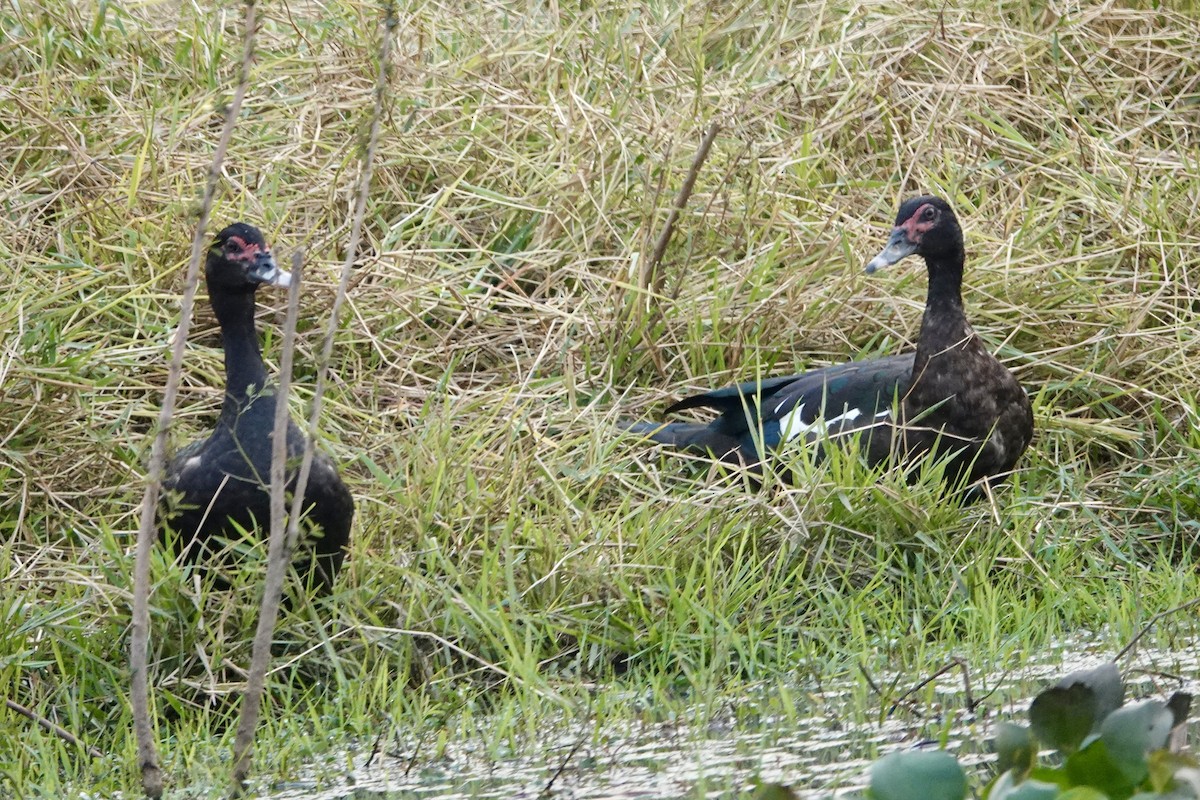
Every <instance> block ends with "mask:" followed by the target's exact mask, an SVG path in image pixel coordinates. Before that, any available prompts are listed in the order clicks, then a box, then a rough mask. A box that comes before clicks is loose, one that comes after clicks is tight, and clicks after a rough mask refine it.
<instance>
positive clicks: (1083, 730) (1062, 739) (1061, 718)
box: [1029, 683, 1096, 754]
mask: <svg viewBox="0 0 1200 800" xmlns="http://www.w3.org/2000/svg"><path fill="white" fill-rule="evenodd" d="M1095 719H1096V693H1095V692H1094V691H1092V689H1091V688H1090V687H1088V686H1087V684H1084V683H1074V684H1071V685H1070V686H1052V687H1050V688H1049V689H1047V690H1045V691H1044V692H1042V693H1041V694H1039V695H1038V696H1037V697H1035V698H1034V699H1033V703H1032V705H1030V706H1029V727H1030V728H1032V729H1033V732H1034V734H1035V735H1036V736H1037V738H1038V739H1040V740H1041V741H1042V743H1043V744H1045V745H1047V746H1049V747H1053V748H1055V749H1056V750H1059V751H1061V752H1063V753H1068V754H1069V753H1073V752H1075V751H1076V750H1078V749H1079V743H1080V742H1082V741H1083V737H1085V736H1087V735H1088V733H1090V732H1091V730H1092V724H1093V722H1094V721H1095Z"/></svg>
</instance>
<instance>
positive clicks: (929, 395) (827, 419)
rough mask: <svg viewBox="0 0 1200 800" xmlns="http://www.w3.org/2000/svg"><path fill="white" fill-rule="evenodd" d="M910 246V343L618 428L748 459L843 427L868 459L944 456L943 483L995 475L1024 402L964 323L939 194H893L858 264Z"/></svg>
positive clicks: (687, 403)
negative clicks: (924, 282) (915, 271)
mask: <svg viewBox="0 0 1200 800" xmlns="http://www.w3.org/2000/svg"><path fill="white" fill-rule="evenodd" d="M910 255H918V256H921V257H922V258H923V259H924V260H925V267H926V270H927V272H928V274H929V290H928V295H927V297H926V301H925V315H924V317H923V319H922V321H921V331H920V335H919V337H918V339H917V349H916V352H913V353H905V354H902V355H895V356H888V357H885V358H879V359H872V360H867V361H855V362H851V363H849V364H840V365H837V366H832V367H827V368H825V369H816V370H811V371H809V372H804V373H801V374H799V375H788V376H786V377H779V378H770V379H767V380H764V381H752V382H749V383H743V384H740V385H738V386H731V387H728V388H725V389H718V390H716V391H712V392H707V393H704V394H699V395H694V396H692V397H687V398H685V399H683V400H681V401H679V402H678V403H675V404H674V405H673V406H671V407H670V408H668V409H667V413H668V414H670V413H674V412H677V411H683V410H685V409H690V408H711V409H714V410H716V411H717V412H719V415H718V416H717V418H716V419H714V420H712V421H710V422H671V423H666V424H662V423H652V422H634V423H631V424H628V425H627V426H626V427H627V429H628V430H631V431H633V432H635V433H640V434H642V435H644V436H647V437H648V438H650V439H652V440H654V441H656V442H660V443H662V444H665V445H669V446H671V447H674V448H677V449H680V450H687V451H691V452H696V453H701V454H705V453H707V454H710V455H712V456H713V457H715V458H718V459H720V460H722V461H725V462H728V463H733V464H743V465H746V466H750V467H757V466H758V465H759V464H760V463H761V462H762V460H763V459H764V458H765V457H766V456H767V454H769V453H772V452H777V451H780V450H782V449H783V448H784V447H785V446H787V445H789V444H792V443H803V444H806V445H808V446H812V447H816V448H818V453H819V448H821V447H823V446H824V445H825V443H826V442H827V441H828V440H829V439H835V438H839V437H847V436H854V437H856V441H857V442H858V443H859V447H860V448H861V450H862V452H863V454H864V455H865V457H866V459H867V461H868V462H869V463H870V464H872V465H876V464H881V463H891V464H896V463H900V464H904V465H905V466H911V465H914V464H915V463H917V462H918V461H919V460H920V459H922V458H923V457H924V456H926V455H927V454H930V453H933V454H935V455H936V456H937V457H941V458H944V459H946V468H945V471H944V473H943V475H944V476H945V479H946V481H947V483H948V484H950V485H955V486H957V485H963V484H964V483H965V484H975V483H976V482H978V481H981V480H987V481H988V482H990V483H995V482H997V481H1000V480H1003V479H1004V477H1006V476H1007V475H1008V474H1009V473H1010V472H1011V471H1012V469H1013V467H1014V466H1015V464H1016V463H1017V459H1018V458H1020V456H1021V454H1022V453H1023V452H1024V451H1025V449H1026V447H1028V446H1029V442H1030V441H1031V440H1032V438H1033V410H1032V407H1031V405H1030V402H1029V397H1028V395H1027V394H1026V393H1025V391H1024V390H1023V389H1022V388H1021V386H1020V384H1018V383H1017V380H1016V378H1015V377H1013V375H1012V373H1011V372H1009V371H1008V369H1006V368H1005V367H1004V365H1003V364H1001V363H1000V362H999V361H997V360H996V358H995V356H993V355H992V354H991V353H990V352H988V350H987V348H986V347H985V346H984V344H983V342H982V341H980V339H979V337H978V336H977V335H976V334H975V331H974V330H972V329H971V325H970V323H968V322H967V318H966V314H965V313H964V311H963V302H962V277H963V263H964V260H965V253H964V248H963V234H962V228H961V227H960V226H959V224H958V219H957V218H956V217H955V215H954V211H953V210H952V209H951V208H950V206H949V205H948V204H947V203H946V202H945V201H944V200H942V199H941V198H938V197H931V196H924V197H916V198H913V199H911V200H908V201H907V202H905V203H904V204H903V205H901V206H900V211H899V213H898V214H897V215H896V223H895V227H894V228H893V229H892V234H891V238H890V239H889V240H888V243H887V245H886V246H885V247H884V248H883V250H882V251H880V253H879V255H877V256H875V258H873V259H871V261H870V262H868V263H867V272H868V273H873V272H875V271H876V270H878V269H880V268H882V267H886V266H890V265H892V264H895V263H896V262H898V261H900V260H901V259H904V258H906V257H907V256H910ZM913 473H914V474H915V470H914V471H913Z"/></svg>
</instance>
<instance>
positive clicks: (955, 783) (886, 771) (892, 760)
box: [867, 751, 967, 800]
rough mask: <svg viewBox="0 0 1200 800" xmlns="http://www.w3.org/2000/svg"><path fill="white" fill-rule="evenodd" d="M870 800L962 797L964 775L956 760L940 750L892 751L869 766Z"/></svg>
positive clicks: (945, 799) (949, 799)
mask: <svg viewBox="0 0 1200 800" xmlns="http://www.w3.org/2000/svg"><path fill="white" fill-rule="evenodd" d="M867 791H868V794H869V796H870V797H872V798H874V800H962V799H963V797H965V796H966V794H967V776H966V773H964V772H963V768H962V767H961V766H959V764H958V759H956V758H955V757H954V756H952V755H950V754H949V753H946V752H943V751H937V752H930V753H892V754H891V755H888V756H884V757H883V758H881V759H879V760H878V761H876V762H875V764H874V765H873V766H872V767H871V786H870V788H869V789H868V790H867Z"/></svg>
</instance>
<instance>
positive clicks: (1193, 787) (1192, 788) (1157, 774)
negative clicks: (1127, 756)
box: [1146, 750, 1200, 799]
mask: <svg viewBox="0 0 1200 800" xmlns="http://www.w3.org/2000/svg"><path fill="white" fill-rule="evenodd" d="M1146 761H1147V765H1148V766H1149V767H1150V775H1149V778H1148V781H1149V783H1150V788H1151V789H1153V790H1154V791H1155V792H1159V793H1167V792H1169V793H1170V796H1171V797H1172V798H1176V797H1181V798H1193V799H1194V798H1200V768H1197V765H1196V761H1195V759H1193V758H1190V757H1189V756H1186V755H1183V754H1182V753H1172V752H1170V751H1168V750H1155V751H1154V752H1153V753H1151V754H1150V757H1149V758H1148V759H1146Z"/></svg>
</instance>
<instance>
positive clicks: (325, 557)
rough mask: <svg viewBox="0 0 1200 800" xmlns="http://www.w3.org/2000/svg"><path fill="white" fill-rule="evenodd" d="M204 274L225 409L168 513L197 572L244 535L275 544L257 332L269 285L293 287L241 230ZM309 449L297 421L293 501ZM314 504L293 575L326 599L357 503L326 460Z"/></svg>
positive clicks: (193, 457) (176, 461)
mask: <svg viewBox="0 0 1200 800" xmlns="http://www.w3.org/2000/svg"><path fill="white" fill-rule="evenodd" d="M204 273H205V280H206V282H207V284H208V294H209V299H210V301H211V303H212V307H213V311H214V312H216V315H217V322H218V323H219V324H220V326H221V338H222V342H223V345H224V349H225V400H224V402H223V403H222V405H221V415H220V417H219V418H218V420H217V426H216V429H215V430H214V431H213V432H212V433H211V434H210V435H209V436H208V438H206V439H203V440H201V441H198V442H193V443H191V444H190V445H188V446H186V447H184V448H183V449H181V450H180V451H179V452H178V453H177V454H176V455H175V457H174V458H173V459H171V462H170V463H169V464H168V465H167V473H166V478H165V479H164V482H163V488H164V490H165V491H164V495H163V498H164V499H163V500H162V502H161V505H160V509H159V519H160V535H161V536H163V537H164V538H165V539H168V540H170V541H171V542H172V543H173V544H174V546H175V548H176V552H177V553H182V554H183V556H184V559H185V560H186V561H188V562H197V561H203V560H204V558H205V557H206V555H207V553H208V551H210V550H215V549H217V548H218V547H222V546H223V544H218V543H217V542H214V541H212V540H213V539H214V537H216V538H221V539H236V538H238V537H239V536H240V534H239V529H240V530H245V531H252V530H256V531H258V532H260V534H262V535H264V536H265V532H266V531H267V529H268V527H269V526H270V520H271V511H270V474H271V438H272V436H271V433H272V430H273V428H274V425H275V402H276V394H275V390H274V388H273V387H272V386H269V385H268V383H267V370H266V367H265V366H264V364H263V360H262V351H261V350H260V349H259V344H258V335H257V334H256V333H255V330H254V295H255V292H256V291H257V289H258V287H259V286H261V285H263V284H271V285H275V286H288V285H290V283H291V274H290V273H288V272H286V271H284V270H281V269H279V267H278V266H277V265H276V264H275V258H274V257H273V256H272V255H271V251H270V248H269V247H268V246H267V243H266V241H265V240H264V239H263V235H262V233H261V232H259V230H258V229H257V228H255V227H254V226H252V225H247V224H246V223H241V222H239V223H235V224H233V225H230V226H229V227H227V228H225V229H224V230H222V231H221V232H220V233H218V234H217V237H216V240H215V241H214V242H213V244H212V246H211V247H210V249H209V251H208V256H207V259H206V261H205V270H204ZM305 442H306V437H305V435H304V433H303V432H302V431H301V430H300V428H299V427H297V426H296V424H295V423H293V422H290V421H289V423H288V432H287V454H288V467H287V480H288V484H287V490H288V492H289V494H290V492H291V491H292V489H293V488H294V486H295V483H296V474H297V472H298V470H299V461H300V458H301V456H302V455H303V453H304V445H305ZM304 498H305V499H304V505H305V507H306V509H307V510H306V512H305V518H304V524H303V525H302V528H301V530H302V531H303V536H302V542H301V544H300V545H299V546H298V548H297V549H298V552H297V553H296V560H295V561H294V562H293V566H294V567H295V568H296V570H297V572H298V573H299V575H300V577H301V578H302V579H303V580H305V581H306V582H308V581H311V584H312V586H314V587H315V588H316V590H317V591H318V592H319V593H327V592H328V591H329V590H330V589H331V588H332V586H333V579H334V577H335V576H336V575H337V572H338V570H339V569H340V568H341V566H342V560H343V559H344V558H345V554H346V549H345V548H346V545H347V543H348V542H349V540H350V523H351V521H352V520H353V518H354V499H353V497H352V496H351V495H350V491H349V490H348V489H347V488H346V485H345V484H344V483H343V482H342V479H341V477H340V476H339V475H338V471H337V468H336V467H335V466H334V464H333V462H332V461H331V460H330V459H329V457H328V456H326V455H325V454H323V453H320V452H317V453H314V455H313V464H312V471H311V472H310V474H309V479H308V487H307V489H306V490H305V493H304ZM164 523H165V524H164ZM168 527H169V528H170V530H171V533H168V531H167V528H168ZM219 583H220V585H225V584H224V582H223V581H221V582H219Z"/></svg>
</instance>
